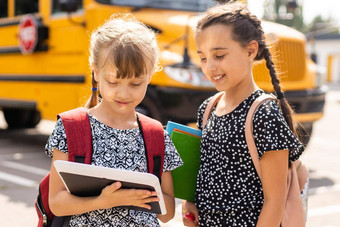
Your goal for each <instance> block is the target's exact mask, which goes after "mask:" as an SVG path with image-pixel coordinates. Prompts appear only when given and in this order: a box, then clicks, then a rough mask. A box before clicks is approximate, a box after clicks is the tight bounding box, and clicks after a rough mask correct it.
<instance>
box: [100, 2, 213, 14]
mask: <svg viewBox="0 0 340 227" xmlns="http://www.w3.org/2000/svg"><path fill="white" fill-rule="evenodd" d="M95 1H96V2H97V3H99V4H103V5H109V6H120V7H132V8H136V9H139V8H141V9H143V8H150V9H165V10H173V11H189V12H204V11H205V10H207V9H208V8H209V7H211V6H213V5H214V4H216V3H215V2H214V1H213V0H209V1H210V2H211V5H207V6H206V8H203V7H202V8H201V9H198V8H197V9H187V8H169V7H166V6H164V7H161V6H157V7H153V6H151V5H150V4H148V3H146V4H145V5H144V7H143V4H141V5H137V4H126V3H125V4H123V3H119V2H118V3H116V2H113V3H110V2H109V1H105V0H95ZM133 2H136V1H133ZM146 2H152V0H151V1H150V0H146ZM170 2H171V1H169V3H170Z"/></svg>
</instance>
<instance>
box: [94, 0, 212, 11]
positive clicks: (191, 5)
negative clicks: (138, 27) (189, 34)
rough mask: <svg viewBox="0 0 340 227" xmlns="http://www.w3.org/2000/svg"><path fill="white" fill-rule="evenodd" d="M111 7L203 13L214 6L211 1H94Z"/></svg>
mask: <svg viewBox="0 0 340 227" xmlns="http://www.w3.org/2000/svg"><path fill="white" fill-rule="evenodd" d="M96 1H97V2H99V3H103V4H111V5H123V6H132V7H137V8H143V7H145V8H160V9H169V10H188V11H204V10H206V9H207V8H208V7H209V6H212V5H213V4H214V1H213V0H185V1H184V0H180V1H174V0H154V1H150V0H139V1H136V0H96Z"/></svg>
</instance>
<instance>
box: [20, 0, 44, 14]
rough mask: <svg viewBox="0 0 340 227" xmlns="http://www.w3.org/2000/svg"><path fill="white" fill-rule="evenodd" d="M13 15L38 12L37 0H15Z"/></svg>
mask: <svg viewBox="0 0 340 227" xmlns="http://www.w3.org/2000/svg"><path fill="white" fill-rule="evenodd" d="M14 7H15V15H22V14H27V13H37V12H38V11H39V0H15V5H14Z"/></svg>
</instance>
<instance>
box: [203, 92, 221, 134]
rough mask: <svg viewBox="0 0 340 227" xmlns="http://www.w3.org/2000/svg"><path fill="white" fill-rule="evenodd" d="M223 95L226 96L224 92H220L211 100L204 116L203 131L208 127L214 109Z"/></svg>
mask: <svg viewBox="0 0 340 227" xmlns="http://www.w3.org/2000/svg"><path fill="white" fill-rule="evenodd" d="M223 94H224V92H218V93H216V94H215V95H214V96H213V97H212V98H211V99H210V100H209V103H208V105H207V107H206V108H205V111H204V114H203V120H202V129H203V128H204V126H205V125H206V123H207V120H208V118H209V116H210V114H211V111H212V109H213V108H214V106H215V105H216V104H217V103H218V101H219V100H220V99H221V97H222V95H223Z"/></svg>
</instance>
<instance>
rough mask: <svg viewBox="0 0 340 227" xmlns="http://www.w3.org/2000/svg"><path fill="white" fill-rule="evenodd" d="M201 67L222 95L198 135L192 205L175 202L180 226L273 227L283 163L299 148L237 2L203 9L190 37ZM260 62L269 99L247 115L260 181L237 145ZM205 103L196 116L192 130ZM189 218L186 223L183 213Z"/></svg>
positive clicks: (254, 23) (259, 40)
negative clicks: (250, 116) (267, 82)
mask: <svg viewBox="0 0 340 227" xmlns="http://www.w3.org/2000/svg"><path fill="white" fill-rule="evenodd" d="M195 40H196V46H197V53H198V55H199V57H200V59H201V68H202V71H203V72H204V73H205V75H206V76H207V77H208V78H209V79H210V80H211V81H212V83H213V84H214V85H215V87H216V89H217V90H218V91H220V92H223V95H222V97H221V99H220V100H219V101H218V103H217V105H216V106H215V107H214V109H213V111H212V112H211V114H210V116H209V118H208V120H207V124H206V126H205V127H204V129H203V132H202V140H201V159H200V160H201V164H200V169H199V173H198V177H197V187H196V199H195V203H191V202H188V201H183V213H184V216H183V223H184V224H185V225H186V226H198V225H199V226H214V227H216V226H238V227H239V226H245V227H251V226H258V227H260V226H261V227H264V226H268V227H275V226H277V227H278V226H280V222H281V219H282V216H283V211H284V207H285V195H286V188H287V182H286V181H287V171H288V168H289V165H288V163H290V162H292V161H295V160H297V159H298V158H299V157H300V155H301V154H302V152H303V150H304V147H303V145H302V144H301V143H300V142H299V140H298V139H297V137H296V135H295V129H294V123H293V121H292V111H291V108H290V106H289V104H288V103H287V100H286V99H285V97H284V93H283V92H282V91H281V88H280V83H279V79H278V78H277V75H276V72H275V68H274V64H273V61H272V59H271V54H270V52H269V49H268V47H267V45H266V43H265V36H264V32H263V29H262V27H261V22H260V20H259V19H258V18H257V17H256V16H254V15H253V14H251V13H250V12H249V10H248V9H247V8H246V7H245V6H244V5H242V4H239V3H227V4H224V5H217V6H215V7H213V8H210V9H209V10H208V11H207V12H205V13H204V14H203V16H202V17H201V18H200V20H199V21H198V24H197V26H196V31H195ZM261 59H265V61H266V66H267V68H268V70H269V72H270V76H271V78H272V84H273V87H274V90H275V93H276V96H277V100H278V101H277V102H276V101H274V100H269V101H265V102H264V103H263V104H262V105H261V106H260V107H259V109H258V110H257V111H256V112H255V114H254V118H253V135H254V140H255V144H256V147H257V150H258V156H259V159H260V165H261V169H262V183H261V180H260V179H259V177H258V175H257V173H256V170H255V168H254V165H253V162H252V159H251V156H250V153H249V150H248V146H247V143H246V140H245V120H246V115H247V113H248V111H249V108H250V106H251V104H252V103H253V102H254V100H255V99H256V98H257V97H259V96H261V95H262V94H264V91H263V90H261V89H259V87H258V86H257V85H256V83H255V82H254V79H253V75H252V65H253V63H254V61H257V60H261ZM210 99H211V98H209V99H207V100H205V101H204V102H203V103H202V105H201V106H200V108H199V110H198V120H197V126H198V128H200V129H202V117H203V113H204V111H205V109H206V107H207V104H208V102H209V100H210ZM187 213H191V214H192V215H193V216H194V218H193V219H194V220H190V219H189V218H187V217H188V216H187V215H185V214H187Z"/></svg>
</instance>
